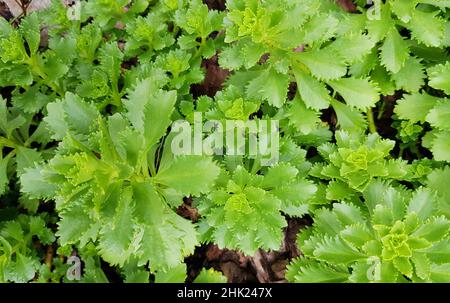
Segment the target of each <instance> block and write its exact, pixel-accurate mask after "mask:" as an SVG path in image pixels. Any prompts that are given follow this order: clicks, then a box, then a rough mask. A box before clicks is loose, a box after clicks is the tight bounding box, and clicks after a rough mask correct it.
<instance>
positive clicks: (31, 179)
mask: <svg viewBox="0 0 450 303" xmlns="http://www.w3.org/2000/svg"><path fill="white" fill-rule="evenodd" d="M41 172H42V167H39V166H38V167H35V168H27V169H25V171H24V173H23V174H22V175H21V176H20V184H21V185H22V192H23V193H26V194H27V195H28V196H29V197H30V198H37V199H39V198H50V197H52V196H53V195H54V193H55V192H56V190H57V189H58V187H57V186H56V185H54V184H51V183H49V182H47V181H46V180H45V178H44V176H43V175H42V174H41Z"/></svg>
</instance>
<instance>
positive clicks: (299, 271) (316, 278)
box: [286, 258, 350, 283]
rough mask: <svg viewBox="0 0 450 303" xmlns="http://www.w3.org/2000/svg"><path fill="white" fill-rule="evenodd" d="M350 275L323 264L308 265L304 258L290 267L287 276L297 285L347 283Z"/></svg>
mask: <svg viewBox="0 0 450 303" xmlns="http://www.w3.org/2000/svg"><path fill="white" fill-rule="evenodd" d="M349 275H350V274H349V273H348V272H344V271H338V270H335V269H333V268H331V267H329V266H327V265H325V264H322V263H312V262H310V263H308V262H305V261H303V259H302V258H299V259H296V260H294V262H293V263H291V264H290V265H288V272H287V274H286V276H287V277H288V280H289V281H290V282H296V283H339V282H346V281H347V280H348V278H349Z"/></svg>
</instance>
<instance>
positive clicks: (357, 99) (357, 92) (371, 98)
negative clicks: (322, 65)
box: [328, 78, 380, 110]
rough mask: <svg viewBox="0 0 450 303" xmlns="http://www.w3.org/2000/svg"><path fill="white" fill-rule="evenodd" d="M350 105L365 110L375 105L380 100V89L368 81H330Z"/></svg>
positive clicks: (343, 79) (351, 79)
mask: <svg viewBox="0 0 450 303" xmlns="http://www.w3.org/2000/svg"><path fill="white" fill-rule="evenodd" d="M328 84H330V86H331V87H332V88H333V89H334V90H336V91H337V92H338V93H339V94H340V95H341V96H342V97H343V98H344V99H345V101H346V102H347V104H348V105H350V106H354V107H356V108H358V109H361V110H365V109H367V108H370V107H372V106H374V105H375V103H376V102H377V101H378V100H379V99H380V96H379V94H378V89H377V88H376V87H375V86H374V85H373V84H372V83H371V82H370V81H369V80H367V79H355V78H342V79H339V80H333V81H329V82H328Z"/></svg>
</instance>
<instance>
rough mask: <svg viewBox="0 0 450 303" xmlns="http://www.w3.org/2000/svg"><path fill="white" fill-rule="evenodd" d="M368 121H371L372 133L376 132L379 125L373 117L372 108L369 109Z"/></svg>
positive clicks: (370, 129) (370, 128)
mask: <svg viewBox="0 0 450 303" xmlns="http://www.w3.org/2000/svg"><path fill="white" fill-rule="evenodd" d="M367 121H368V122H369V131H370V132H371V133H376V132H377V126H376V125H375V119H374V118H373V112H372V108H369V109H368V110H367Z"/></svg>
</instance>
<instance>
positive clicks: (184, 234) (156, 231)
mask: <svg viewBox="0 0 450 303" xmlns="http://www.w3.org/2000/svg"><path fill="white" fill-rule="evenodd" d="M163 220H164V222H165V223H164V224H163V225H161V224H159V225H152V224H147V225H145V227H144V233H143V235H142V242H141V245H140V247H139V251H138V254H139V255H140V261H139V265H144V264H147V262H150V269H151V270H152V271H159V270H163V271H167V270H169V269H170V268H174V267H177V266H179V264H180V263H182V261H183V259H184V257H185V256H187V255H190V254H192V253H193V252H194V248H195V246H196V245H197V236H196V234H197V233H196V230H195V229H194V225H193V224H192V223H191V222H190V221H188V220H186V219H183V218H181V217H179V216H178V215H176V214H175V213H168V214H165V216H164V219H163Z"/></svg>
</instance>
